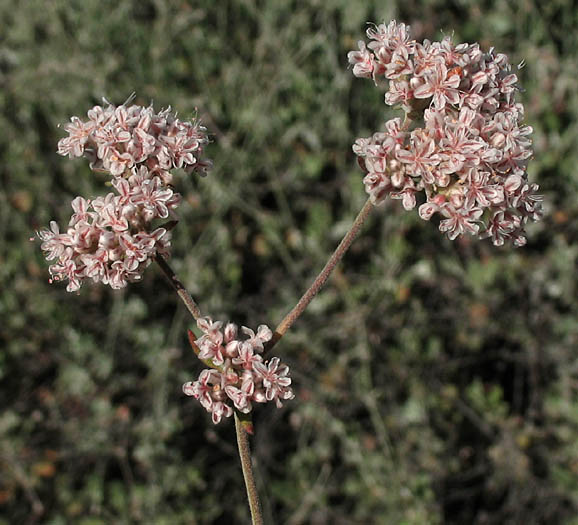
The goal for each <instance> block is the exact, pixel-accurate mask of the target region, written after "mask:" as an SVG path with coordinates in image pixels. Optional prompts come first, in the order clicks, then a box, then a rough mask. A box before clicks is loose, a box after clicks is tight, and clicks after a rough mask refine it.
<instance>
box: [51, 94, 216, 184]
mask: <svg viewBox="0 0 578 525" xmlns="http://www.w3.org/2000/svg"><path fill="white" fill-rule="evenodd" d="M64 129H65V130H66V131H67V132H68V135H69V136H68V137H66V138H63V139H61V140H60V141H59V142H58V153H60V154H61V155H68V156H69V157H70V158H73V157H83V156H84V157H86V158H87V159H88V160H89V161H90V167H91V168H92V169H93V170H95V171H105V172H108V173H110V174H111V175H112V176H113V177H120V176H122V175H123V174H124V173H126V171H127V170H128V169H130V168H132V167H134V166H139V165H144V166H146V167H147V168H148V169H149V171H150V172H151V173H153V174H154V175H157V176H159V177H160V178H161V179H162V180H163V182H164V183H165V184H169V183H170V182H171V175H170V170H171V169H173V168H183V169H184V170H185V171H187V172H193V171H197V172H199V173H200V174H201V175H202V174H204V173H205V171H206V170H207V169H208V168H209V167H210V166H211V163H210V162H209V161H205V160H203V159H202V155H203V149H204V147H205V146H206V144H207V143H208V138H207V134H206V129H205V128H204V127H203V126H201V125H200V124H199V122H198V121H193V122H186V121H181V120H179V119H178V118H177V117H176V115H175V114H173V113H171V108H167V109H164V110H162V111H160V112H159V113H155V112H154V109H153V107H152V106H149V107H146V108H145V107H142V106H137V105H132V106H128V107H127V106H126V103H125V104H123V105H122V106H118V107H115V106H113V105H112V104H108V106H107V107H104V108H103V107H101V106H95V107H93V108H92V109H91V110H90V111H89V112H88V120H87V121H86V122H83V121H82V120H80V119H79V118H78V117H72V118H71V119H70V123H69V124H67V125H66V126H65V128H64Z"/></svg>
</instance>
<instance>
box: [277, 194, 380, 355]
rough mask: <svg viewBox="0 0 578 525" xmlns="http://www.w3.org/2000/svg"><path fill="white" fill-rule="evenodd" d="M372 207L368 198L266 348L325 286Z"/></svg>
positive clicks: (282, 333) (291, 323)
mask: <svg viewBox="0 0 578 525" xmlns="http://www.w3.org/2000/svg"><path fill="white" fill-rule="evenodd" d="M372 208H373V204H372V203H371V200H370V199H367V202H366V203H365V205H364V206H363V208H361V211H360V212H359V213H358V214H357V217H356V218H355V221H354V222H353V224H352V225H351V228H350V229H349V231H348V232H347V233H346V234H345V237H343V239H341V242H340V243H339V246H337V248H336V249H335V251H334V252H333V254H332V255H331V257H330V258H329V260H328V261H327V263H326V264H325V266H324V267H323V270H321V272H319V275H318V276H317V277H316V278H315V280H314V281H313V283H312V284H311V286H310V287H309V288H308V289H307V291H306V292H305V293H304V294H303V296H302V297H301V299H299V302H298V303H297V304H296V305H295V306H294V308H293V309H292V310H291V311H290V312H289V313H288V314H287V315H286V316H285V317H284V318H283V320H282V321H281V322H280V323H279V325H278V326H277V328H276V329H275V332H274V333H273V337H272V338H271V341H269V343H268V344H267V345H266V350H270V349H271V348H273V347H274V346H275V345H276V344H277V342H278V341H279V340H280V339H281V338H282V337H283V336H284V335H285V332H287V330H289V328H291V326H292V325H293V323H294V322H295V321H296V320H297V319H298V318H299V317H300V316H301V314H302V313H303V312H304V310H305V308H307V306H308V305H309V303H310V302H311V301H312V300H313V298H314V297H315V295H316V294H317V292H319V290H321V288H322V287H323V285H324V284H325V282H326V281H327V279H328V278H329V276H330V275H331V274H332V272H333V270H334V269H335V267H336V266H337V264H338V263H339V261H340V260H341V258H342V257H343V255H344V254H345V252H346V251H347V250H348V249H349V247H350V246H351V244H352V243H353V241H354V240H355V238H356V237H357V234H358V233H359V230H360V229H361V226H362V225H363V223H364V222H365V219H367V216H368V215H369V212H370V211H371V209H372Z"/></svg>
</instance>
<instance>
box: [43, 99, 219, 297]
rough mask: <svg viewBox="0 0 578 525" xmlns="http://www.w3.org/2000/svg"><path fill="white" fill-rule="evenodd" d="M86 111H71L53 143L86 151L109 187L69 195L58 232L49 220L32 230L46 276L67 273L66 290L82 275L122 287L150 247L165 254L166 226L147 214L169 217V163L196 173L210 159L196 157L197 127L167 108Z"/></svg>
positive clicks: (174, 202) (173, 200)
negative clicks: (102, 192)
mask: <svg viewBox="0 0 578 525" xmlns="http://www.w3.org/2000/svg"><path fill="white" fill-rule="evenodd" d="M88 117H89V120H88V121H87V122H82V121H81V120H80V119H78V118H77V117H73V118H72V119H71V120H72V122H71V123H70V124H68V125H67V126H66V130H67V131H68V133H69V136H68V137H66V138H64V139H62V140H60V142H59V144H58V151H59V153H61V154H62V155H69V156H70V157H80V156H85V157H87V158H88V159H89V160H90V163H91V164H90V165H91V168H92V169H93V170H97V171H104V172H108V173H109V174H110V175H111V176H112V181H111V185H112V187H113V189H114V190H115V191H114V192H112V193H109V194H107V195H106V196H104V197H97V198H95V199H92V200H87V199H84V198H83V197H76V198H75V199H74V200H73V201H72V209H73V212H74V213H73V215H72V217H71V218H70V221H69V224H68V228H67V229H66V231H65V232H62V233H61V232H60V229H59V227H58V225H57V224H56V222H54V221H52V222H51V223H50V229H44V230H42V231H40V232H38V237H39V238H40V239H41V240H42V245H41V248H42V250H44V252H45V255H46V258H47V259H48V260H49V261H55V262H54V263H53V264H52V265H51V266H50V268H49V271H50V274H51V276H52V280H54V281H61V280H67V281H68V285H67V288H66V289H67V290H68V291H69V292H72V291H76V290H78V289H79V288H80V286H81V285H82V282H83V281H84V280H85V279H92V280H93V281H94V282H102V283H104V284H108V285H110V286H111V287H112V288H115V289H117V288H122V287H124V286H126V284H127V283H128V282H134V281H138V280H140V279H141V277H142V273H143V271H144V269H145V268H146V267H147V266H148V265H149V264H150V263H151V262H152V260H153V258H154V257H155V256H156V255H157V254H158V255H163V256H168V255H169V247H170V239H171V235H170V232H168V231H167V230H166V229H165V228H162V227H155V226H154V221H155V220H156V219H168V218H171V219H176V214H175V212H174V210H175V209H176V208H177V206H178V205H179V203H180V201H181V196H180V195H179V194H178V193H176V192H174V191H173V189H172V187H171V186H170V183H171V180H172V174H171V173H170V171H169V170H171V169H174V168H184V169H185V170H187V171H198V172H201V173H203V172H204V170H205V169H206V168H208V167H209V166H210V162H208V161H205V160H203V159H202V157H201V155H202V154H203V148H204V146H205V145H206V144H207V143H208V138H207V135H206V132H205V128H203V127H202V126H200V125H199V123H198V122H194V123H190V122H181V121H180V120H178V119H177V118H176V116H174V115H173V114H171V113H170V111H169V110H163V111H161V112H160V113H158V114H155V113H154V111H153V109H152V107H148V108H143V107H141V106H136V105H132V106H130V107H126V106H125V105H122V106H119V107H115V106H112V105H110V104H109V105H108V106H107V107H106V108H102V107H100V106H95V107H94V108H92V109H91V110H90V111H89V112H88Z"/></svg>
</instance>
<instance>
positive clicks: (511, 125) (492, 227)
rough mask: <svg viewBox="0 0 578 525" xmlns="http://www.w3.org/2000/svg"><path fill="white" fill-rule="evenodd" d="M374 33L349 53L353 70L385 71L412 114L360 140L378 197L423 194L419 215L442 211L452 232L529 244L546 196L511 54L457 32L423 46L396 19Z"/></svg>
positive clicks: (395, 100)
mask: <svg viewBox="0 0 578 525" xmlns="http://www.w3.org/2000/svg"><path fill="white" fill-rule="evenodd" d="M367 36H368V38H369V40H370V43H369V44H368V45H366V44H365V42H363V41H360V42H359V43H358V46H359V51H351V52H350V53H349V54H348V59H349V62H350V64H352V65H353V74H354V75H355V76H358V77H364V78H371V79H373V80H374V81H375V82H376V83H377V80H378V79H380V78H385V79H386V80H387V81H389V89H388V91H387V93H386V94H385V102H386V104H388V105H391V106H393V105H399V106H401V108H402V109H403V110H404V112H405V119H404V121H403V122H402V120H401V119H399V118H394V119H392V120H389V121H388V122H386V124H385V131H384V132H379V133H375V134H374V135H373V136H372V137H369V138H360V139H358V140H357V141H356V142H355V144H354V146H353V151H354V152H355V154H356V155H357V156H358V160H359V164H360V166H361V168H362V169H363V170H364V172H365V173H366V175H365V177H364V179H363V182H364V184H365V189H366V191H367V192H368V193H369V195H370V197H371V199H372V202H373V203H374V204H379V203H381V202H383V201H384V199H385V198H386V197H387V196H388V195H389V196H390V197H391V198H393V199H401V201H402V204H403V207H404V208H405V209H407V210H410V209H413V208H414V207H415V206H416V204H417V199H416V194H417V193H418V192H423V193H424V194H425V197H424V201H425V202H423V203H422V204H421V205H420V206H419V215H420V217H421V218H422V219H424V220H429V219H430V218H431V217H432V216H433V215H434V214H435V213H438V214H439V215H440V216H441V218H442V220H441V221H440V224H439V228H440V230H441V231H442V232H446V233H447V235H448V237H449V238H450V239H452V240H453V239H455V238H456V237H458V236H459V235H462V234H464V233H469V234H472V235H477V236H478V237H480V238H484V237H490V238H491V239H492V241H493V243H494V244H495V245H498V246H499V245H502V244H504V242H505V241H506V240H509V241H512V242H513V243H514V245H516V246H522V245H524V244H525V243H526V237H525V230H524V228H525V225H526V223H527V221H528V219H531V220H534V221H535V220H538V219H539V218H540V217H541V197H540V196H539V195H537V194H536V191H537V189H538V186H537V185H536V184H530V183H529V182H528V180H527V173H526V167H527V163H528V159H529V158H530V157H531V156H532V150H531V140H530V138H529V136H530V134H531V133H532V128H531V127H530V126H524V125H521V121H522V120H523V116H524V107H523V106H522V104H520V103H518V102H516V100H515V94H516V91H518V89H519V88H518V87H517V77H516V75H515V74H513V73H511V67H510V65H509V63H508V58H507V57H506V55H503V54H500V53H498V54H496V53H494V51H493V49H490V51H489V52H487V53H483V52H482V51H481V50H480V46H479V44H459V45H454V44H453V43H452V41H451V38H450V37H445V38H444V39H443V40H442V41H441V42H430V41H428V40H425V41H424V42H423V43H421V44H420V43H418V42H416V41H414V40H411V39H410V35H409V27H408V26H406V25H405V24H398V23H396V22H395V21H392V22H390V23H389V24H388V25H385V24H381V25H379V26H373V27H371V28H369V29H368V30H367Z"/></svg>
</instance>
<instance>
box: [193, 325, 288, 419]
mask: <svg viewBox="0 0 578 525" xmlns="http://www.w3.org/2000/svg"><path fill="white" fill-rule="evenodd" d="M197 326H198V327H199V328H200V329H201V331H202V332H203V335H202V336H201V337H200V338H198V339H197V340H195V341H192V340H191V343H192V346H193V348H194V349H195V351H196V352H197V356H198V357H199V359H201V360H202V361H204V362H205V363H207V364H208V365H210V366H211V368H207V369H205V370H203V371H202V372H201V374H200V375H199V378H198V380H197V381H195V382H188V383H185V384H184V385H183V392H184V393H185V394H187V395H188V396H194V397H195V398H196V399H198V400H199V402H200V403H201V405H202V406H203V407H204V408H205V409H206V410H207V412H210V413H211V415H212V419H213V423H215V424H216V423H219V421H221V418H223V417H230V416H231V415H233V407H234V408H236V409H237V410H239V411H240V412H242V413H244V414H247V413H249V412H250V411H251V410H252V407H253V403H265V402H267V401H275V403H276V405H277V407H281V406H282V402H281V401H282V400H287V399H293V398H294V397H295V395H294V394H293V391H292V390H291V387H290V385H291V378H290V377H289V376H288V374H289V367H288V366H287V365H285V364H282V363H281V362H280V360H279V358H278V357H273V358H271V359H270V360H269V361H264V360H263V356H262V353H263V350H264V346H263V345H264V343H267V342H268V341H270V340H271V338H272V336H273V333H272V332H271V330H270V329H269V328H268V327H267V326H265V325H261V326H259V328H258V329H257V333H255V332H254V331H253V330H251V329H250V328H247V327H245V326H243V327H241V332H243V334H245V336H246V337H245V338H244V339H241V338H239V337H238V328H237V325H235V324H233V323H227V324H226V325H225V327H224V329H223V323H222V322H220V321H217V322H213V321H212V319H211V318H210V317H205V318H201V319H198V320H197ZM189 336H190V334H189Z"/></svg>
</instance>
